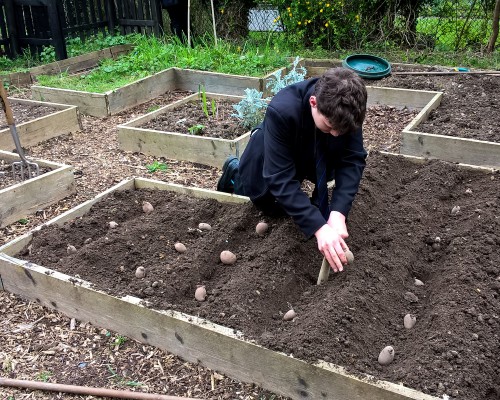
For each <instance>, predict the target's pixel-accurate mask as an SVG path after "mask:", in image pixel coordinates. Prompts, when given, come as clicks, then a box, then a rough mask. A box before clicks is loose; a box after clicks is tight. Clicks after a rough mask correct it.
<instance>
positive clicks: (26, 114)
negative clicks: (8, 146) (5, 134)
mask: <svg viewBox="0 0 500 400" xmlns="http://www.w3.org/2000/svg"><path fill="white" fill-rule="evenodd" d="M10 107H11V108H12V113H13V114H14V122H15V124H16V125H17V124H21V123H23V122H28V121H32V120H34V119H36V118H40V117H45V116H46V115H49V114H52V113H53V112H56V111H58V109H57V108H54V107H50V106H42V105H32V104H19V103H16V102H10ZM8 127H9V125H8V124H7V120H6V119H5V115H4V113H3V112H2V113H0V130H3V129H6V128H8Z"/></svg>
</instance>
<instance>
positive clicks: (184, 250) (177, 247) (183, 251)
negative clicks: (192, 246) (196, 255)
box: [174, 242, 187, 254]
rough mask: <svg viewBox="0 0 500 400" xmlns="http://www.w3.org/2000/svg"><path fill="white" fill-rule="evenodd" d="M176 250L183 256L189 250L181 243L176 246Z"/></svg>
mask: <svg viewBox="0 0 500 400" xmlns="http://www.w3.org/2000/svg"><path fill="white" fill-rule="evenodd" d="M174 248H175V250H177V252H178V253H181V254H182V253H185V252H186V250H187V248H186V246H185V245H184V244H183V243H181V242H177V243H176V244H174Z"/></svg>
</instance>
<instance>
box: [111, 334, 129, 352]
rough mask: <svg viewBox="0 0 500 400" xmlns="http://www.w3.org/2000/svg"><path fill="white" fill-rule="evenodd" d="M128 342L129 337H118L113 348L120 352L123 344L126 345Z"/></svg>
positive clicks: (114, 340)
mask: <svg viewBox="0 0 500 400" xmlns="http://www.w3.org/2000/svg"><path fill="white" fill-rule="evenodd" d="M127 340H128V338H127V337H125V336H122V335H116V337H115V338H114V339H113V346H114V349H115V350H118V349H119V348H120V346H121V345H122V344H124V343H125V342H126V341H127Z"/></svg>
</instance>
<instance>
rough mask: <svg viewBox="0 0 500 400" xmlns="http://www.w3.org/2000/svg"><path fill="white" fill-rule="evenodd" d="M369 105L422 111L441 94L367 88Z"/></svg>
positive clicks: (424, 91) (427, 91)
mask: <svg viewBox="0 0 500 400" xmlns="http://www.w3.org/2000/svg"><path fill="white" fill-rule="evenodd" d="M366 90H367V92H368V105H369V106H371V105H375V104H383V105H387V106H392V107H396V108H403V107H406V108H408V109H410V110H414V109H417V110H420V109H422V108H424V107H425V106H426V105H427V104H428V103H429V102H431V101H432V100H433V99H434V96H436V95H438V94H439V93H440V92H433V91H429V90H411V89H396V88H385V87H377V86H367V87H366Z"/></svg>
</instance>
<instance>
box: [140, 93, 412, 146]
mask: <svg viewBox="0 0 500 400" xmlns="http://www.w3.org/2000/svg"><path fill="white" fill-rule="evenodd" d="M234 104H235V103H234V102H230V101H227V100H217V113H216V116H215V117H213V116H212V115H211V114H209V115H210V116H209V117H207V116H206V115H205V114H204V112H203V109H202V107H201V101H190V102H187V103H184V104H179V105H178V106H176V107H175V108H172V109H171V110H169V111H167V112H165V113H163V114H161V115H158V116H157V117H155V118H154V119H152V120H151V121H148V122H146V123H144V124H142V125H141V126H140V127H141V128H145V129H154V130H158V131H163V132H178V133H184V134H195V135H197V136H211V137H215V138H222V139H229V140H233V139H237V138H238V137H240V136H241V135H243V134H245V133H246V132H248V130H247V129H244V128H243V127H242V126H241V123H240V120H239V119H238V118H236V117H234V116H233V115H232V114H234V113H235V110H234V108H233V105H234ZM209 108H210V107H209ZM210 112H211V111H210ZM417 114H418V113H417V112H416V111H410V110H408V109H406V108H405V109H397V108H395V107H391V106H383V105H376V106H371V107H369V108H368V112H367V115H366V120H365V123H364V138H365V143H366V148H367V149H368V150H371V149H377V150H385V151H394V152H397V151H399V146H400V137H401V132H402V131H403V128H404V127H405V126H406V125H408V124H409V123H410V122H411V120H412V119H413V118H414V117H415V116H416V115H417ZM196 125H200V126H202V127H203V128H202V129H201V130H200V131H197V132H195V133H191V132H189V128H191V127H193V126H196Z"/></svg>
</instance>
